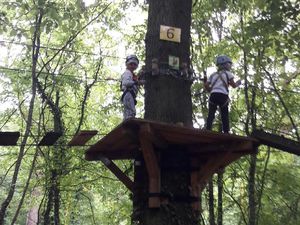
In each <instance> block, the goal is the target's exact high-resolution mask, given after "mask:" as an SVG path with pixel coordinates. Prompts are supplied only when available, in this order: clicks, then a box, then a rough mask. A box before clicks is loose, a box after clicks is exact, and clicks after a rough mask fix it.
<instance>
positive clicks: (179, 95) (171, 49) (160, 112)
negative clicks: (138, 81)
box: [145, 0, 192, 126]
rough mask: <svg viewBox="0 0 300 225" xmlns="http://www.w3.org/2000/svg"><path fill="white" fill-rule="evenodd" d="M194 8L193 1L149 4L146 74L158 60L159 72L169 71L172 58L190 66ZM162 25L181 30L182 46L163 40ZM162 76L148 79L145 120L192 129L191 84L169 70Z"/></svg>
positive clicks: (148, 77)
mask: <svg viewBox="0 0 300 225" xmlns="http://www.w3.org/2000/svg"><path fill="white" fill-rule="evenodd" d="M191 6H192V1H191V0H188V1H180V0H164V1H159V0H151V1H149V13H148V30H147V35H146V70H147V71H151V68H152V61H153V60H155V59H156V60H157V61H158V66H159V68H160V69H163V68H166V67H168V61H169V56H176V57H178V58H179V61H180V62H179V63H180V64H182V63H187V65H188V66H189V65H190V58H189V57H190V25H191ZM160 25H166V26H172V27H177V28H180V29H181V42H180V43H177V42H171V41H163V40H160V39H159V34H160ZM161 72H162V73H161V74H159V75H157V76H152V75H149V76H146V84H145V119H152V120H158V121H163V122H168V123H177V122H181V123H183V124H185V125H187V126H192V100H191V90H190V88H191V82H189V81H186V80H183V79H179V78H175V77H174V76H170V75H167V74H166V73H164V72H166V70H164V71H161Z"/></svg>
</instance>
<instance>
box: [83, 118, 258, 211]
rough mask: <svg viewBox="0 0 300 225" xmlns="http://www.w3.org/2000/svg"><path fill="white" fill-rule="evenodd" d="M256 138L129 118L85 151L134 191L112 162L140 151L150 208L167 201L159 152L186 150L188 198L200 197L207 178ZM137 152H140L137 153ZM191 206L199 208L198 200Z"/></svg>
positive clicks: (249, 149) (253, 145)
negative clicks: (162, 192)
mask: <svg viewBox="0 0 300 225" xmlns="http://www.w3.org/2000/svg"><path fill="white" fill-rule="evenodd" d="M258 144H259V143H258V141H257V140H256V139H253V138H249V137H242V136H237V135H230V134H221V133H216V132H212V131H207V130H200V129H194V128H187V127H182V126H176V125H171V124H167V123H160V122H154V121H147V120H141V119H131V120H127V121H125V122H123V123H122V124H120V125H119V126H118V127H116V128H115V129H114V130H112V131H111V132H110V133H109V134H107V135H106V136H105V137H104V138H102V139H101V140H100V141H98V142H97V143H96V144H94V145H93V146H91V147H90V148H89V149H88V150H87V151H86V153H85V158H86V159H87V160H90V161H92V160H100V161H102V162H103V163H104V165H105V166H106V167H107V168H108V169H110V171H111V172H112V173H113V174H115V176H116V177H118V178H119V180H120V181H122V182H123V184H124V185H126V187H127V188H128V189H129V190H131V191H134V189H133V186H134V181H132V180H131V179H130V178H129V177H127V176H126V175H125V174H124V173H122V171H121V170H120V169H118V167H117V166H116V165H115V164H114V163H113V162H112V160H115V159H116V160H117V159H134V158H135V157H136V156H137V155H138V154H139V153H142V155H143V158H144V161H145V166H146V169H147V173H148V181H149V201H148V206H149V207H150V208H159V207H160V205H161V204H163V202H164V204H165V202H167V201H166V200H165V199H162V198H161V196H160V194H161V177H160V174H161V170H162V167H163V165H161V162H159V157H158V152H159V151H160V152H164V154H166V155H169V154H170V156H171V155H172V154H173V151H172V150H174V148H176V149H180V151H185V152H186V153H187V154H188V155H187V156H188V157H189V158H190V167H191V168H193V169H192V170H191V171H190V184H189V185H191V196H189V197H191V198H193V199H199V195H200V193H201V191H202V190H203V188H204V187H205V185H206V183H207V181H208V179H209V178H210V177H211V176H212V175H213V174H214V173H215V172H216V171H217V170H218V169H220V168H224V167H225V166H227V165H229V164H230V163H232V162H233V161H235V160H237V159H239V158H240V157H241V156H244V155H247V154H253V153H256V151H257V146H258ZM139 155H140V154H139ZM192 207H193V209H194V210H195V211H199V209H200V203H199V202H193V203H192Z"/></svg>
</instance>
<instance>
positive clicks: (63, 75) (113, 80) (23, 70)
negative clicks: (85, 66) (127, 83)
mask: <svg viewBox="0 0 300 225" xmlns="http://www.w3.org/2000/svg"><path fill="white" fill-rule="evenodd" d="M0 70H2V71H5V70H7V71H15V72H19V73H21V72H22V73H25V72H29V71H30V69H28V70H26V69H18V68H9V67H3V66H0ZM40 73H41V74H45V75H54V76H61V77H67V78H69V79H71V80H75V81H80V82H83V81H84V80H83V79H79V78H77V77H78V76H74V75H70V74H62V73H49V72H42V71H41V72H40ZM87 79H88V80H94V79H93V78H92V77H87ZM110 81H112V82H119V81H120V80H119V79H116V78H104V79H103V78H102V79H97V80H96V82H110ZM241 86H245V85H244V84H242V85H241ZM248 87H252V88H255V89H259V90H261V88H259V87H257V86H255V85H252V84H248ZM263 90H270V91H275V89H274V88H268V87H264V88H263ZM279 92H282V93H293V94H299V95H300V91H292V90H283V89H280V90H279ZM197 95H198V94H197Z"/></svg>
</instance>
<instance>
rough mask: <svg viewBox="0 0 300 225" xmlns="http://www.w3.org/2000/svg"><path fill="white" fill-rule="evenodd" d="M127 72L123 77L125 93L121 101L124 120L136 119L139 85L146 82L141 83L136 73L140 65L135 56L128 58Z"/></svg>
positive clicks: (122, 83)
mask: <svg viewBox="0 0 300 225" xmlns="http://www.w3.org/2000/svg"><path fill="white" fill-rule="evenodd" d="M125 64H126V70H125V72H124V73H123V74H122V76H121V89H122V91H123V94H122V97H121V101H122V103H123V107H124V111H123V120H126V119H129V118H134V117H135V114H136V110H135V105H136V95H137V93H138V89H139V85H142V84H143V83H144V82H143V81H139V80H138V77H137V76H136V75H135V74H134V71H135V70H136V69H137V67H138V65H139V59H138V58H137V57H136V56H135V55H129V56H127V57H126V61H125Z"/></svg>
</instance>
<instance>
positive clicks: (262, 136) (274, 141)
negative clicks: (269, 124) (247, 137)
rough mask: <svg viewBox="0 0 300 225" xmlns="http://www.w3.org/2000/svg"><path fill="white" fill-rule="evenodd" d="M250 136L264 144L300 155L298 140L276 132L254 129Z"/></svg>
mask: <svg viewBox="0 0 300 225" xmlns="http://www.w3.org/2000/svg"><path fill="white" fill-rule="evenodd" d="M251 136H252V137H254V138H256V139H258V140H259V141H260V142H261V143H262V144H264V145H267V146H270V147H273V148H277V149H279V150H282V151H285V152H289V153H292V154H295V155H300V142H298V141H294V140H291V139H288V138H285V137H283V136H279V135H276V134H271V133H267V132H265V131H263V130H254V131H253V132H252V134H251Z"/></svg>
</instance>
